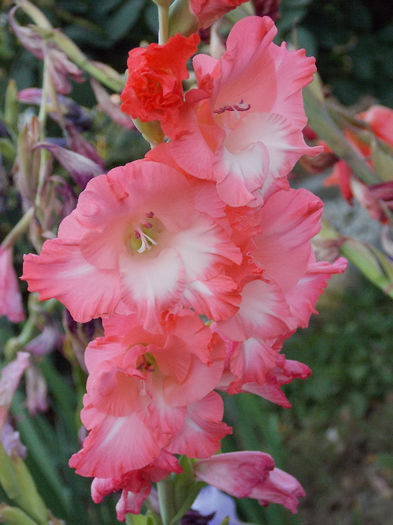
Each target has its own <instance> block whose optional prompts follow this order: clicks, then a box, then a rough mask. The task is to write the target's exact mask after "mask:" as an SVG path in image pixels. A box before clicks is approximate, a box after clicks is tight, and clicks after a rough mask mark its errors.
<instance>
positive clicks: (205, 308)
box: [182, 275, 241, 321]
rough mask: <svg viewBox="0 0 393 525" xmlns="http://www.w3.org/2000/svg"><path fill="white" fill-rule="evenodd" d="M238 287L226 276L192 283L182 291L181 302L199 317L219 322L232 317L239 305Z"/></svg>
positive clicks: (217, 276) (216, 276)
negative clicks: (202, 316)
mask: <svg viewBox="0 0 393 525" xmlns="http://www.w3.org/2000/svg"><path fill="white" fill-rule="evenodd" d="M240 300H241V298H240V294H239V291H238V286H237V284H236V283H235V281H234V280H233V279H231V278H230V277H228V276H226V275H215V276H214V277H211V278H209V279H205V280H197V281H192V282H191V283H189V284H187V286H186V287H185V289H184V292H183V297H182V302H183V304H184V305H185V306H190V307H191V308H193V309H194V310H195V311H196V312H197V313H199V314H200V315H206V316H207V317H208V318H209V319H215V320H216V321H221V320H223V319H228V318H229V317H232V316H233V315H234V314H235V313H236V312H237V310H238V309H239V305H240Z"/></svg>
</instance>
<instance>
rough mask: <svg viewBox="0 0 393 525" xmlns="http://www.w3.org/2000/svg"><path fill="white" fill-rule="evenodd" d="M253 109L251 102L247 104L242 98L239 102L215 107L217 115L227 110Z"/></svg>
mask: <svg viewBox="0 0 393 525" xmlns="http://www.w3.org/2000/svg"><path fill="white" fill-rule="evenodd" d="M249 109H251V104H245V103H244V100H243V99H241V101H240V102H239V104H233V105H231V106H230V105H227V106H222V107H221V108H218V109H215V110H214V111H213V113H216V114H217V115H220V114H221V113H225V111H236V112H238V111H248V110H249Z"/></svg>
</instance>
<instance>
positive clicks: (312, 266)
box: [286, 256, 348, 328]
mask: <svg viewBox="0 0 393 525" xmlns="http://www.w3.org/2000/svg"><path fill="white" fill-rule="evenodd" d="M310 259H311V260H310V263H309V266H308V268H307V271H306V272H305V274H304V276H303V277H302V278H301V279H300V280H299V282H298V283H297V285H296V286H295V287H293V288H292V289H291V290H290V291H289V292H288V293H287V294H286V298H287V301H288V304H289V306H290V309H291V314H292V315H293V316H294V317H296V319H297V322H298V324H299V326H301V327H302V328H306V327H307V326H308V323H309V320H310V316H311V314H312V313H317V311H316V309H315V304H316V302H317V300H318V298H319V296H320V295H321V294H322V292H323V290H324V289H325V288H326V286H327V281H328V280H329V279H330V278H331V276H332V275H333V274H335V273H343V272H344V271H345V270H346V268H347V265H348V262H347V260H346V259H344V258H343V257H340V258H339V259H337V261H335V263H334V264H333V265H332V264H330V263H328V262H324V261H320V262H314V261H315V257H314V256H312V257H311V258H310Z"/></svg>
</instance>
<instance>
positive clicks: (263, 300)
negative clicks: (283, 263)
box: [217, 279, 294, 341]
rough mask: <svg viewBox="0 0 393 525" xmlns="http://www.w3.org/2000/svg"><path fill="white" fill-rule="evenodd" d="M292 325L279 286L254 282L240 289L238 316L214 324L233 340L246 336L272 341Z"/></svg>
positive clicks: (272, 283)
mask: <svg viewBox="0 0 393 525" xmlns="http://www.w3.org/2000/svg"><path fill="white" fill-rule="evenodd" d="M293 322H294V320H293V317H292V315H291V312H290V310H289V307H288V304H287V301H286V299H285V297H284V295H283V293H282V291H281V290H280V289H279V287H278V286H277V285H276V284H275V283H274V282H273V281H270V282H266V281H263V280H261V279H257V280H255V281H251V282H249V283H247V284H246V285H245V286H244V287H243V291H242V302H241V304H240V309H239V311H238V313H237V314H236V315H235V316H234V317H233V318H232V319H228V320H226V321H221V322H219V323H217V328H218V332H219V333H222V334H223V335H225V336H226V337H228V339H232V340H234V341H244V340H246V339H248V338H249V337H261V338H268V339H274V338H276V337H280V336H282V335H283V334H286V333H287V332H288V331H289V330H291V329H292V327H293Z"/></svg>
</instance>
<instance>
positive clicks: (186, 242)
mask: <svg viewBox="0 0 393 525" xmlns="http://www.w3.org/2000/svg"><path fill="white" fill-rule="evenodd" d="M172 245H173V247H174V248H175V249H176V250H177V251H178V253H179V254H180V255H181V258H182V260H183V262H184V267H185V278H186V280H187V281H188V282H190V281H193V280H196V279H203V278H204V277H205V276H207V274H208V273H211V267H212V265H213V263H216V262H224V263H228V262H234V263H235V264H240V263H241V260H242V254H241V251H240V250H239V248H238V247H237V246H235V244H233V243H232V242H231V241H230V240H229V239H228V238H227V237H226V235H225V234H224V231H223V230H222V229H221V228H220V227H219V226H218V225H217V224H215V223H214V222H213V221H211V220H210V219H208V218H207V217H203V216H199V217H198V218H196V220H195V221H194V222H193V223H192V224H191V225H190V227H189V228H187V229H184V230H182V231H180V232H179V233H178V234H177V235H176V237H175V238H174V240H173V243H172Z"/></svg>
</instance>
